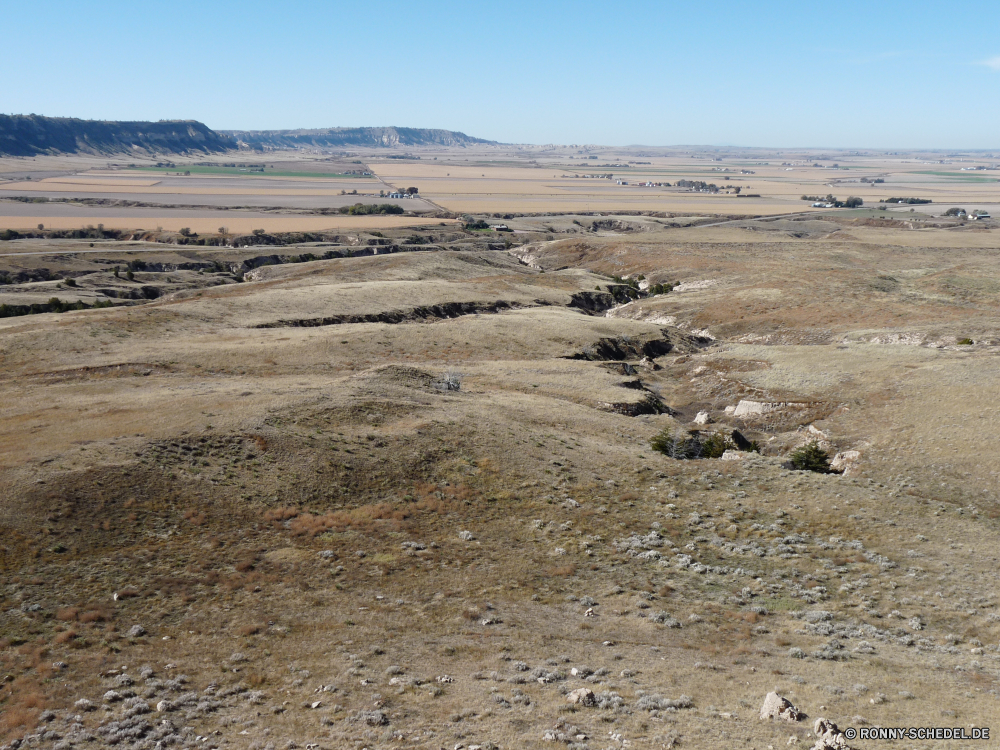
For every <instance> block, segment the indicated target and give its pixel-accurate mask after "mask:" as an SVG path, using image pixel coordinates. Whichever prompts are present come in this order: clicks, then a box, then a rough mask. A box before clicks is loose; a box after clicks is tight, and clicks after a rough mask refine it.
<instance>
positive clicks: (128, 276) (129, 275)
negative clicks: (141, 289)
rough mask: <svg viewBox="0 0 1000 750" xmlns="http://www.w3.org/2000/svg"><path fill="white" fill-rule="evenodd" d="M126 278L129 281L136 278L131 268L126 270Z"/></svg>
mask: <svg viewBox="0 0 1000 750" xmlns="http://www.w3.org/2000/svg"><path fill="white" fill-rule="evenodd" d="M125 278H126V279H128V280H129V281H132V280H133V279H134V278H135V274H134V273H133V272H132V269H131V268H130V269H128V270H127V271H126V272H125Z"/></svg>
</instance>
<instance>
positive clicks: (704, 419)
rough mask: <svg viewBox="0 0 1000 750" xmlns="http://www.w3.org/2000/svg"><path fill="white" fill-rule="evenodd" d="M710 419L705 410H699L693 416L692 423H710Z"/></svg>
mask: <svg viewBox="0 0 1000 750" xmlns="http://www.w3.org/2000/svg"><path fill="white" fill-rule="evenodd" d="M711 421H712V417H710V416H709V414H708V412H707V411H700V412H698V414H697V415H695V418H694V423H695V424H709V423H711Z"/></svg>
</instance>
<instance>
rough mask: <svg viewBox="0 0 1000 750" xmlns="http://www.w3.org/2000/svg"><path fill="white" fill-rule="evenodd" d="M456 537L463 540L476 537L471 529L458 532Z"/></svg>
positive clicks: (470, 539) (467, 540)
mask: <svg viewBox="0 0 1000 750" xmlns="http://www.w3.org/2000/svg"><path fill="white" fill-rule="evenodd" d="M458 538H459V539H461V540H462V541H465V542H471V541H472V540H473V539H475V538H476V537H475V536H473V534H472V532H471V531H460V532H458Z"/></svg>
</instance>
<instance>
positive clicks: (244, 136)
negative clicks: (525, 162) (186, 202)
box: [220, 127, 496, 150]
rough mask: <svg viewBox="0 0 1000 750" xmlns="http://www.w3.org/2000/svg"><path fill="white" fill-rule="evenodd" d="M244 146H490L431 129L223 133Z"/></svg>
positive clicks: (468, 138)
mask: <svg viewBox="0 0 1000 750" xmlns="http://www.w3.org/2000/svg"><path fill="white" fill-rule="evenodd" d="M220 132H222V133H224V134H225V135H227V136H230V137H232V138H234V139H236V140H237V141H239V142H240V144H241V145H244V146H247V147H250V148H255V149H262V150H271V149H282V148H330V147H341V146H375V147H386V148H392V147H395V146H468V145H472V144H484V143H485V144H489V143H495V142H496V141H487V140H484V139H482V138H473V137H472V136H468V135H466V134H465V133H458V132H455V131H453V130H438V129H429V128H397V127H387V128H319V129H314V130H224V131H220Z"/></svg>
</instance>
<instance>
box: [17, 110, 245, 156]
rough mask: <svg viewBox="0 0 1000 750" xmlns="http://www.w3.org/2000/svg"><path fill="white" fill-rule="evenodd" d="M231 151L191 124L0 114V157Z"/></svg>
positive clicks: (215, 136)
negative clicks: (0, 155) (53, 154)
mask: <svg viewBox="0 0 1000 750" xmlns="http://www.w3.org/2000/svg"><path fill="white" fill-rule="evenodd" d="M234 147H235V143H234V142H233V141H232V140H231V139H229V138H228V137H227V136H224V135H220V134H219V133H216V132H215V131H214V130H212V129H211V128H209V127H208V126H207V125H205V124H203V123H200V122H197V121H195V120H161V121H160V122H113V121H104V120H78V119H76V118H72V117H43V116H41V115H0V154H5V155H9V156H35V155H36V154H52V153H93V154H112V153H123V152H124V153H136V152H139V153H142V152H154V153H171V154H177V153H185V152H190V151H195V152H202V153H216V152H220V151H227V150H229V149H231V148H234Z"/></svg>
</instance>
